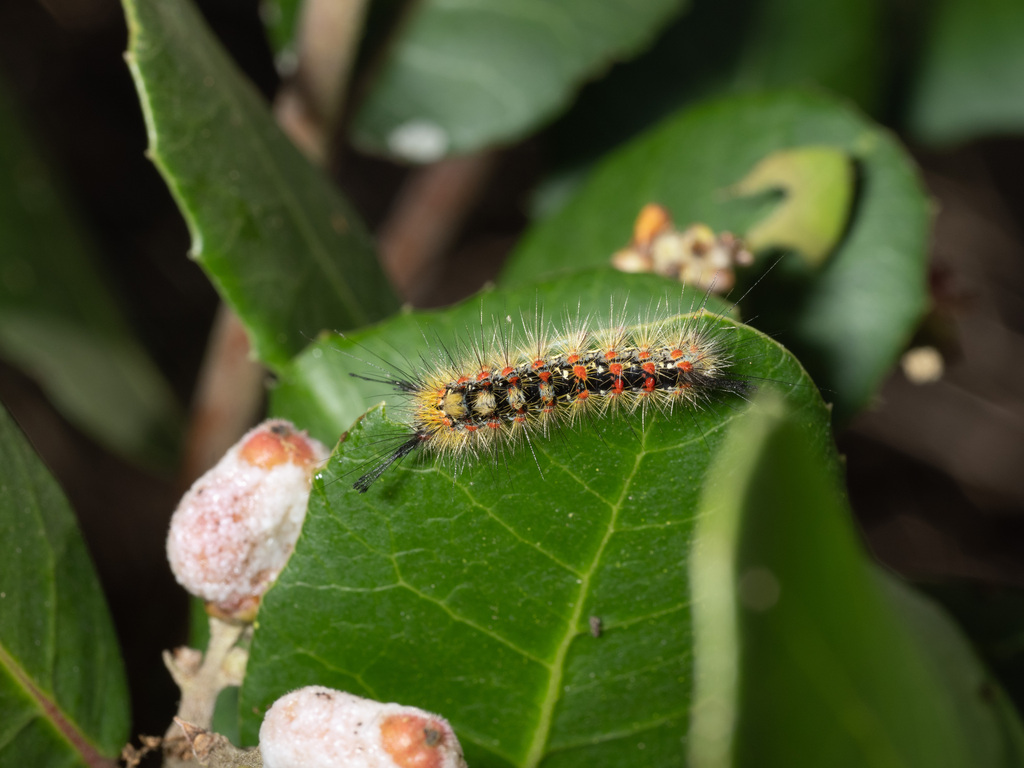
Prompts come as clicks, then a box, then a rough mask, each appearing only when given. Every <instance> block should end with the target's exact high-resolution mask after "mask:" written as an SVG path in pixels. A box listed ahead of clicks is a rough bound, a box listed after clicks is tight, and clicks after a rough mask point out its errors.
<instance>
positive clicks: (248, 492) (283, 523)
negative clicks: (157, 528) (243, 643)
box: [167, 419, 330, 620]
mask: <svg viewBox="0 0 1024 768" xmlns="http://www.w3.org/2000/svg"><path fill="white" fill-rule="evenodd" d="M329 455H330V451H329V450H328V449H327V448H326V446H324V445H323V444H322V443H320V442H319V441H317V440H314V439H313V438H311V437H309V436H308V435H307V434H306V433H305V432H299V431H297V430H296V429H295V427H294V426H293V425H292V424H291V423H289V422H287V421H283V420H280V419H275V420H270V421H265V422H263V423H262V424H260V425H259V426H258V427H256V428H255V429H253V430H251V431H250V432H248V433H247V434H246V435H245V436H244V437H243V438H242V439H241V440H239V441H238V442H237V443H235V445H233V446H232V447H231V448H230V449H229V450H228V452H227V453H226V454H224V457H223V458H222V459H221V460H220V461H219V462H218V463H217V466H215V467H214V468H213V469H211V470H210V471H209V472H207V473H206V474H205V475H203V476H202V477H200V478H199V479H198V480H196V482H195V483H194V484H193V486H192V487H191V488H190V489H189V491H188V493H186V494H185V495H184V497H182V499H181V503H180V504H179V505H178V509H177V510H176V511H175V513H174V516H173V517H172V518H171V530H170V532H169V533H168V536H167V559H168V560H169V561H170V564H171V570H172V571H174V576H175V578H177V579H178V583H180V584H181V585H182V586H183V587H185V589H187V590H188V591H189V592H191V593H192V594H193V595H196V596H197V597H201V598H202V599H203V600H206V601H207V609H208V610H210V611H211V612H212V613H214V614H217V615H220V616H223V617H225V618H234V619H240V620H251V619H252V618H253V617H254V616H255V613H256V608H257V607H258V606H259V601H260V597H261V596H262V594H263V593H264V592H265V591H266V589H267V587H269V586H270V585H271V584H272V583H273V582H274V580H275V579H276V578H277V575H278V574H279V573H280V572H281V569H282V568H284V565H285V563H286V562H287V561H288V556H289V555H290V554H291V552H292V548H293V547H294V546H295V541H296V539H298V537H299V531H300V530H301V529H302V521H303V519H304V518H305V516H306V503H307V501H308V500H309V487H310V480H311V478H312V476H313V474H314V473H315V472H316V470H317V469H318V468H319V467H321V466H322V465H323V463H324V462H325V461H326V460H327V457H328V456H329Z"/></svg>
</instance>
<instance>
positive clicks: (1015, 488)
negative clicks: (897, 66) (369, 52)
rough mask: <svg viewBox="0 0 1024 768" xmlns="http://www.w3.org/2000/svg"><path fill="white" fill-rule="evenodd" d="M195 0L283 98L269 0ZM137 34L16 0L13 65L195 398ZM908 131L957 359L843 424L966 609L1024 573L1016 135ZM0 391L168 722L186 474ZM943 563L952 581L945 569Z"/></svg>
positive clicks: (871, 516) (182, 252)
mask: <svg viewBox="0 0 1024 768" xmlns="http://www.w3.org/2000/svg"><path fill="white" fill-rule="evenodd" d="M200 5H201V7H202V9H203V11H204V13H205V15H206V17H207V20H208V21H209V22H210V23H211V25H212V26H213V27H214V29H215V31H216V33H217V34H218V36H219V37H220V39H221V40H222V41H223V43H224V44H225V45H226V47H227V48H228V49H229V51H230V52H231V53H232V55H233V56H234V57H235V59H236V61H238V62H239V63H240V65H241V66H242V68H243V69H244V70H245V71H246V72H247V74H248V75H249V76H250V78H251V79H252V80H253V81H254V82H255V83H256V84H257V86H258V87H259V88H260V89H261V90H262V92H263V93H264V94H266V95H267V97H268V98H271V97H272V96H273V93H274V92H275V89H276V88H277V85H278V82H277V74H276V72H275V69H274V65H273V56H272V54H271V51H270V48H269V46H268V44H267V42H266V39H265V35H264V32H263V29H262V26H261V24H260V21H259V17H258V14H257V6H256V3H255V2H249V1H245V2H243V1H242V0H208V1H207V2H204V3H201V4H200ZM126 37H127V32H126V29H125V24H124V19H123V15H122V12H121V8H120V5H119V4H118V3H117V2H116V1H115V0H40V1H39V2H35V1H32V0H6V2H0V79H2V80H3V81H5V84H6V86H7V88H8V90H10V91H11V93H12V94H13V96H14V98H15V101H16V102H17V103H18V105H19V107H20V109H21V112H22V114H21V118H22V119H23V120H24V121H25V122H27V123H28V125H29V126H30V127H31V130H32V133H33V135H34V136H35V138H36V142H37V145H38V147H39V148H40V150H41V151H42V153H43V154H44V157H45V159H46V160H47V161H48V164H49V165H50V167H51V168H53V169H57V170H58V173H59V174H60V175H61V176H62V178H61V179H60V181H61V182H62V183H63V185H64V186H65V187H66V189H67V191H68V192H69V193H70V196H71V198H72V199H73V201H74V202H75V203H76V205H77V206H78V209H79V213H80V215H81V217H82V218H83V220H84V222H85V225H86V228H87V229H88V231H89V233H90V234H91V235H92V236H93V238H94V239H95V241H96V242H97V243H98V244H99V246H100V248H99V256H100V259H101V265H100V266H101V268H102V270H103V272H104V273H105V277H106V279H107V280H108V281H109V283H110V285H111V286H112V287H113V289H114V291H115V292H116V294H117V295H118V297H119V299H120V301H121V305H122V308H123V310H124V312H125V313H126V315H127V316H128V317H129V319H130V321H131V323H132V325H133V327H134V328H135V330H136V332H137V334H138V336H139V337H140V339H141V340H142V341H143V343H144V344H145V346H146V347H147V349H148V350H149V352H150V354H151V355H152V356H153V358H154V359H155V361H156V362H157V364H158V366H159V367H160V369H161V370H162V371H163V373H164V375H165V376H166V377H167V379H168V381H169V382H170V383H171V385H172V387H173V388H174V391H175V393H176V395H177V397H178V399H179V400H180V402H181V403H182V405H183V406H186V407H187V405H188V403H189V402H190V399H191V396H192V391H193V387H194V384H195V381H196V376H197V373H198V371H199V367H200V364H201V359H202V354H203V351H204V347H205V344H206V339H207V334H208V331H209V328H210V324H211V321H212V318H213V315H214V311H215V309H216V306H217V296H216V294H215V293H214V291H213V289H212V288H211V286H210V284H209V282H208V281H207V279H206V278H205V276H204V275H203V274H202V273H201V271H200V269H199V268H198V266H197V265H195V264H194V263H193V262H191V261H190V260H189V259H188V258H187V256H186V253H187V251H188V247H189V239H188V233H187V231H186V228H185V224H184V222H183V220H182V219H181V217H180V216H179V214H178V212H177V209H176V208H175V206H174V203H173V201H172V199H171V197H170V195H169V193H168V192H167V190H166V187H165V186H164V184H163V181H162V180H161V179H160V177H159V176H158V174H157V172H156V171H155V169H154V168H153V167H152V166H151V164H150V163H149V162H148V161H147V160H146V158H145V157H144V149H145V146H146V136H145V128H144V125H143V121H142V115H141V112H140V110H139V105H138V101H137V98H136V94H135V90H134V87H133V84H132V81H131V78H130V76H129V73H128V69H127V67H126V65H125V63H124V61H123V58H122V54H123V51H124V49H125V46H126ZM897 80H898V78H897ZM885 101H886V104H885V105H883V106H882V107H881V108H880V109H878V110H877V111H876V114H875V117H876V119H879V120H881V121H882V122H883V123H886V124H889V125H892V126H893V127H894V128H895V129H896V130H897V131H898V130H899V125H900V92H899V88H898V86H897V87H896V88H895V89H894V90H893V91H891V92H890V93H889V95H888V98H887V99H886V100H885ZM571 119H572V116H571V115H570V116H569V117H568V118H566V119H565V120H563V123H562V124H563V126H564V125H566V124H570V125H571V123H567V122H566V121H567V120H571ZM559 137H560V134H559V127H558V126H557V125H556V126H555V127H553V128H552V129H549V130H548V131H547V132H545V133H542V134H541V135H540V136H539V137H537V138H534V139H531V140H530V141H529V142H527V143H526V144H524V145H522V146H518V147H511V148H508V149H507V150H504V151H503V152H502V154H501V156H500V157H499V159H498V163H499V165H498V170H497V171H496V174H495V178H500V179H501V183H500V184H492V185H491V187H492V189H491V190H490V191H488V192H487V193H486V194H485V195H484V196H483V198H482V199H481V200H480V201H479V202H478V203H477V204H476V205H475V206H474V208H473V211H472V214H471V216H470V219H469V221H468V223H467V224H466V225H465V227H464V229H463V230H462V231H461V233H460V234H459V236H458V238H457V239H456V241H455V244H454V245H453V246H452V247H451V248H450V249H449V253H448V254H447V267H446V271H443V272H442V276H441V277H440V278H439V279H438V281H437V286H438V290H437V291H435V292H434V294H433V295H432V296H431V298H430V299H429V300H428V302H427V303H433V304H441V303H445V302H448V301H452V300H454V299H456V298H459V297H460V296H464V295H466V294H468V293H470V292H471V291H473V290H475V289H476V288H477V287H479V286H480V285H481V284H482V283H483V282H484V280H486V279H487V278H488V277H491V276H493V274H494V273H495V272H496V271H497V269H498V267H499V266H500V262H501V259H502V257H503V256H504V255H505V254H506V253H507V252H508V250H509V248H510V247H511V246H512V245H513V244H514V242H515V239H516V237H517V236H518V234H519V232H520V231H521V230H522V228H523V227H524V226H525V225H526V223H527V217H526V214H525V210H526V204H527V198H528V193H529V190H530V188H531V187H532V186H533V185H534V184H536V183H537V182H538V181H540V180H541V179H542V178H543V177H544V175H545V172H546V171H548V170H550V169H551V168H552V167H554V166H555V165H557V163H558V157H557V153H558V151H559V149H558V148H559V146H560V145H561V144H562V143H563V142H561V141H560V138H559ZM910 148H911V151H912V152H914V153H915V156H916V157H917V159H918V161H919V163H920V164H921V167H922V172H923V175H924V178H925V181H926V184H927V185H928V187H929V190H930V192H931V194H932V195H933V196H934V198H935V199H936V201H937V208H936V222H935V223H936V226H935V230H934V233H933V245H932V260H933V271H932V272H933V273H932V288H933V303H934V309H933V312H932V314H931V316H930V317H929V319H928V320H927V321H926V323H925V325H924V327H923V328H922V331H921V333H920V336H919V341H921V342H926V343H930V344H934V345H936V346H938V348H939V349H940V350H941V351H942V352H943V354H944V357H945V359H946V362H947V371H946V376H945V377H944V378H943V379H942V381H940V382H938V383H935V384H930V385H914V384H911V383H909V382H908V380H907V379H906V378H905V377H904V376H903V374H902V373H901V372H900V371H896V372H894V373H893V375H892V377H891V380H890V381H889V382H888V383H887V384H886V386H885V387H884V389H883V390H882V392H881V393H880V394H879V398H878V403H877V405H876V407H874V408H872V409H871V410H870V411H869V412H868V413H866V414H864V415H862V416H861V417H859V418H858V419H857V420H856V421H855V422H854V424H853V425H852V426H851V428H850V429H849V430H847V431H846V432H845V433H844V434H842V435H841V436H840V437H839V441H840V447H841V449H842V450H843V452H844V453H845V454H846V456H847V467H848V476H849V486H850V493H851V499H852V502H853V506H854V508H855V511H856V513H857V516H858V519H859V521H860V524H861V526H862V529H863V532H864V534H865V540H866V542H867V545H868V547H869V548H870V549H871V550H872V551H873V552H874V553H875V554H876V556H877V557H878V558H879V559H880V560H881V561H882V562H884V563H885V564H887V565H888V566H890V567H892V568H894V569H896V570H898V571H900V572H902V573H904V574H906V575H908V576H909V577H911V578H914V579H916V580H918V581H922V582H926V583H928V584H931V585H933V586H934V588H935V589H936V591H938V592H941V594H942V595H943V596H944V598H945V599H946V600H947V601H948V602H951V603H953V604H954V605H959V606H960V610H961V611H962V612H963V613H964V614H965V615H966V613H967V612H968V610H971V611H974V612H975V613H977V612H979V611H980V612H984V611H986V610H991V611H992V612H993V614H995V615H998V614H1000V611H1001V610H1002V609H1001V608H1000V606H1003V605H1005V603H1004V602H1003V601H1004V600H1006V599H1007V597H1008V596H1009V599H1014V594H1015V593H1014V592H1007V591H1006V590H1005V588H1006V587H1013V588H1017V589H1020V588H1024V375H1022V373H1024V370H1022V369H1024V336H1022V335H1021V331H1022V327H1024V322H1022V320H1024V300H1022V296H1024V291H1022V287H1024V270H1022V265H1024V246H1022V242H1024V238H1022V237H1021V222H1022V221H1024V215H1022V214H1024V142H1022V141H1021V140H1020V139H1016V138H1003V139H988V140H985V141H979V142H974V143H972V144H970V145H967V146H962V147H958V148H955V149H952V150H949V151H945V152H941V153H938V152H926V151H923V150H921V149H920V148H917V147H914V146H912V145H911V147H910ZM336 169H337V170H338V171H339V174H338V175H339V177H340V179H339V183H340V185H341V186H342V188H343V190H344V191H345V193H346V194H347V195H348V196H349V197H350V198H351V199H352V201H353V202H354V203H355V205H356V207H357V208H358V209H359V210H360V212H361V213H362V214H363V216H364V217H365V219H366V220H367V222H368V223H369V224H370V226H371V228H376V227H377V226H378V225H379V224H380V222H381V221H382V220H383V219H384V218H385V217H386V215H387V213H388V209H389V202H390V200H391V199H392V197H393V195H394V193H395V191H396V190H397V189H398V188H399V187H400V185H401V183H402V181H403V180H404V179H405V178H406V176H407V171H405V170H404V169H402V168H400V167H398V166H394V165H391V164H389V163H386V162H384V161H381V160H375V159H372V158H364V157H361V156H359V155H358V154H356V153H354V152H353V151H352V150H350V149H348V148H346V147H340V148H339V160H338V162H337V163H336ZM454 275H462V278H461V279H458V280H457V279H455V277H454ZM0 399H2V400H3V402H4V403H5V404H6V405H7V407H8V408H9V409H10V410H11V411H12V413H13V414H14V416H15V417H16V419H17V420H18V422H19V423H20V425H21V426H22V428H23V429H24V430H25V432H26V433H27V434H28V436H29V438H30V439H31V440H32V442H33V444H34V445H35V447H36V449H37V450H38V451H39V452H40V454H41V455H42V457H43V459H44V460H45V461H46V463H47V464H48V465H49V467H50V468H51V470H52V471H53V472H54V474H55V475H56V476H57V478H58V480H59V481H60V483H61V485H62V486H63V488H64V489H65V491H66V493H67V494H68V496H69V497H70V500H71V504H72V506H73V507H74V509H75V510H76V512H77V513H78V515H79V518H80V520H81V525H82V528H83V530H84V533H85V537H86V540H87V542H88V545H89V548H90V551H91V553H92V555H93V558H94V560H95V561H96V564H97V568H98V571H99V574H100V578H101V580H102V582H103V585H104V588H105V591H106V594H107V596H108V599H109V600H110V603H111V607H112V610H113V613H114V618H115V622H116V625H117V629H118V633H119V636H120V640H121V644H122V648H123V650H124V654H125V657H126V662H127V665H128V674H129V680H130V684H131V686H132V695H133V703H134V708H135V717H136V723H135V728H136V732H142V733H161V732H162V731H163V730H164V728H165V727H166V725H167V723H168V722H169V720H170V717H171V715H172V714H173V713H174V708H175V704H176V701H177V696H176V690H175V688H174V686H173V684H172V683H171V681H170V679H169V677H168V676H167V674H166V672H165V671H164V670H163V667H162V664H161V662H160V651H161V650H162V649H163V648H169V647H172V646H174V645H177V644H181V643H183V642H185V639H186V631H187V630H186V628H187V601H186V599H185V595H184V592H183V591H182V590H181V589H180V588H178V587H177V585H176V584H175V583H174V580H173V577H172V576H171V574H170V572H169V570H168V568H167V566H166V560H165V558H164V554H163V548H164V535H165V532H166V526H167V523H168V520H169V518H170V514H171V512H172V511H173V508H174V506H175V504H176V501H177V498H178V495H179V494H180V488H179V487H178V481H177V480H176V479H175V478H174V477H172V476H167V477H158V476H153V475H152V474H148V473H146V472H143V471H141V470H139V469H138V468H136V467H134V466H132V465H130V464H128V463H126V462H124V461H123V460H121V459H119V458H118V457H116V456H113V455H111V454H109V453H107V452H106V451H104V450H103V449H102V448H99V447H97V446H96V445H95V444H94V443H93V442H91V441H90V440H89V439H88V438H87V437H85V436H84V435H82V434H81V433H80V432H78V431H77V430H76V429H75V428H74V427H73V426H71V425H70V424H68V423H67V422H66V421H65V420H64V419H63V418H62V417H61V416H60V415H59V414H58V413H57V412H56V411H55V410H54V409H53V408H52V407H51V406H50V405H49V404H48V402H47V401H46V398H45V397H44V396H43V394H42V392H41V391H40V389H39V388H38V386H37V385H36V384H35V383H34V382H33V381H32V380H30V379H29V378H27V377H26V376H25V375H23V374H22V373H20V372H19V371H17V370H15V369H13V368H11V367H10V366H8V365H6V364H4V363H0ZM965 581H966V582H968V583H969V586H963V584H964V582H965ZM950 583H953V584H957V585H959V586H954V587H952V588H950V587H948V586H943V585H948V584H950ZM1003 618H1004V619H1006V620H1009V621H1013V620H1015V621H1016V625H1017V626H1020V625H1021V624H1022V623H1024V621H1022V620H1021V619H1020V618H1016V619H1014V618H1013V617H1006V616H1005V615H1004V616H1003ZM1014 653H1015V655H1014ZM1014 653H1011V654H1010V656H1009V657H1007V659H1008V660H1007V661H1006V663H1007V664H1008V665H1009V666H1008V668H1015V669H1017V670H1018V672H1019V668H1020V665H1021V662H1020V658H1021V653H1020V652H1014ZM1014 665H1016V667H1014ZM997 666H998V660H997Z"/></svg>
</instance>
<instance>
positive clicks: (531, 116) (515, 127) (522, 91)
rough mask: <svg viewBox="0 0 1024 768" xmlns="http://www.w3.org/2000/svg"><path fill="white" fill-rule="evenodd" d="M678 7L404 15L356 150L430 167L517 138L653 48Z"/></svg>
mask: <svg viewBox="0 0 1024 768" xmlns="http://www.w3.org/2000/svg"><path fill="white" fill-rule="evenodd" d="M684 7H685V3H683V2H681V0H611V1H610V2H602V3H593V2H590V1H589V0H565V1H564V2H561V3H557V4H552V3H548V2H544V0H482V1H481V2H476V3H459V2H453V1H452V0H426V1H425V2H421V3H418V4H416V5H415V6H413V7H411V8H410V9H409V10H408V16H407V18H405V19H403V20H402V22H401V24H400V26H399V29H398V30H397V32H396V36H395V39H394V40H393V41H392V43H391V45H390V47H389V50H388V52H387V58H386V60H385V61H384V63H383V64H382V65H381V67H380V70H379V72H377V73H376V76H375V82H374V83H373V87H372V88H371V90H370V92H369V94H368V95H367V97H366V101H365V102H364V103H363V104H362V106H361V108H360V110H359V112H358V113H357V114H356V116H355V121H354V123H353V126H352V136H353V140H354V141H355V142H356V143H357V144H359V145H360V146H362V147H365V148H367V149H370V150H373V151H375V152H387V153H390V154H392V155H394V156H397V157H399V158H403V159H409V160H413V161H420V162H423V161H433V160H437V159H439V158H441V157H443V156H444V155H446V154H448V153H466V152H472V151H474V150H478V149H482V148H485V147H489V146H493V145H495V144H504V143H507V142H509V141H512V140H516V139H519V138H522V137H523V136H524V135H525V134H527V133H529V132H531V131H533V130H535V129H537V128H538V127H539V126H540V125H541V124H542V123H543V122H545V121H547V120H549V119H550V118H551V117H553V116H554V115H555V114H557V113H558V112H560V111H562V110H564V109H565V108H566V107H567V106H568V105H569V103H570V102H571V101H572V98H573V96H574V94H575V92H576V90H577V89H578V88H579V87H580V85H581V84H582V83H583V81H585V80H586V79H588V78H590V77H593V76H595V75H596V74H598V73H600V72H601V71H603V70H604V69H605V68H607V67H608V66H609V65H610V64H611V63H612V62H614V61H616V60H618V59H623V58H628V57H630V56H632V55H635V54H636V53H637V52H638V51H640V50H642V49H643V48H645V47H646V46H648V45H650V43H651V41H652V39H653V37H654V35H655V34H656V32H657V31H658V30H659V28H660V27H661V26H662V25H663V24H664V23H665V22H666V20H668V19H670V18H672V17H673V16H675V15H677V14H679V13H680V12H681V10H682V9H683V8H684Z"/></svg>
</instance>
